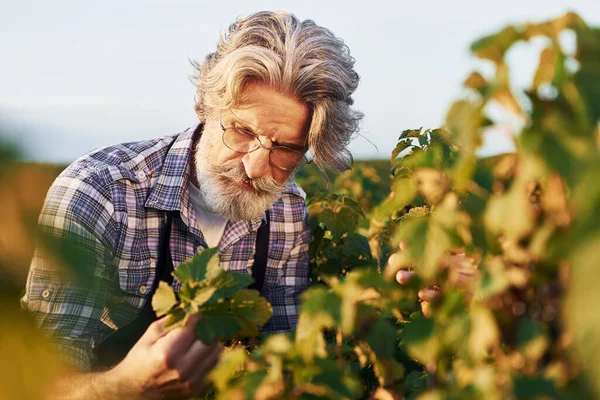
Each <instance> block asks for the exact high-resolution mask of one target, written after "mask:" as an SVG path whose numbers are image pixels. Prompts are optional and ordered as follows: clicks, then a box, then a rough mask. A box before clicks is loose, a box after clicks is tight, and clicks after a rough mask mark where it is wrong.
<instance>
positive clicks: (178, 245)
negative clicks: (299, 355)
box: [21, 129, 310, 370]
mask: <svg viewBox="0 0 600 400" xmlns="http://www.w3.org/2000/svg"><path fill="white" fill-rule="evenodd" d="M193 132H194V129H188V130H186V131H185V132H183V133H181V134H179V135H176V136H166V137H162V138H158V139H154V140H148V141H142V142H135V143H124V144H120V145H116V146H110V147H106V148H103V149H100V150H95V151H93V152H91V153H89V154H86V155H84V156H83V157H81V158H79V159H78V160H76V161H75V162H74V163H73V164H71V165H70V166H69V167H68V168H67V169H66V170H65V171H63V172H62V173H61V174H60V175H59V177H58V178H57V179H56V181H55V182H54V183H53V185H52V187H51V188H50V190H49V192H48V195H47V197H46V201H45V203H44V207H43V209H42V212H41V214H40V217H39V221H38V223H39V228H40V231H41V232H43V233H47V234H50V235H52V236H54V237H59V238H68V239H70V240H74V241H75V242H77V243H81V244H83V245H85V247H86V248H89V249H91V250H92V251H91V254H93V256H92V258H91V259H90V260H91V261H90V262H88V263H87V264H89V265H85V266H82V268H85V269H86V271H87V272H86V276H88V280H90V281H91V284H88V285H76V284H75V283H74V280H73V279H71V278H68V277H66V276H65V273H64V271H61V268H60V267H58V266H57V265H56V263H55V262H53V261H52V258H51V257H50V256H49V255H48V254H45V252H44V250H43V249H42V248H41V246H39V247H38V248H37V249H36V251H35V253H34V256H33V260H32V263H31V268H30V271H29V276H28V279H27V286H26V293H25V295H24V297H23V298H22V300H21V303H22V306H23V307H24V308H26V309H28V310H29V311H30V312H32V313H33V314H34V316H35V317H36V320H37V321H38V323H39V325H40V326H41V328H42V329H43V330H44V331H45V332H47V333H49V334H51V335H52V337H53V339H54V342H55V343H56V345H57V346H58V347H59V350H60V351H61V353H63V354H65V357H66V358H67V360H68V361H69V362H71V363H72V364H74V365H76V366H77V367H79V368H81V369H82V370H90V369H91V367H92V366H93V364H94V362H95V356H94V354H93V352H92V349H93V348H94V347H95V346H96V345H98V344H99V343H100V342H102V341H103V340H104V339H105V338H106V337H107V336H108V335H109V334H110V333H112V332H113V331H114V330H115V329H118V328H119V327H121V326H123V325H125V324H127V323H128V322H130V321H132V320H133V319H134V318H135V317H136V316H137V315H138V313H139V311H140V310H141V308H142V307H143V306H144V304H145V303H146V302H147V301H149V300H150V298H149V297H150V292H151V288H152V284H153V281H154V277H155V272H156V271H155V267H156V262H157V260H158V252H159V233H160V232H161V229H163V227H164V226H165V221H166V213H165V211H168V210H179V211H180V215H181V218H176V219H175V220H174V221H173V226H172V228H171V240H170V249H171V256H172V259H173V264H174V267H176V266H177V265H178V264H179V263H181V262H183V261H185V260H186V259H188V258H190V257H192V256H193V255H194V254H195V253H196V251H197V250H202V249H204V248H205V247H206V244H205V242H204V239H203V237H202V232H200V230H199V229H198V225H197V221H196V216H195V212H194V208H193V206H192V204H191V203H190V199H189V192H188V183H189V174H190V161H191V160H192V159H193V158H191V149H192V144H193V143H192V142H193ZM304 198H305V194H304V192H303V191H302V189H300V188H299V187H298V186H297V185H296V184H295V183H291V184H290V185H289V186H288V188H287V189H286V190H285V191H284V193H283V195H282V196H281V198H280V199H279V200H277V201H276V202H275V203H274V204H273V206H272V207H271V209H270V239H269V253H268V261H267V268H266V273H265V282H264V286H263V290H262V295H263V296H265V297H266V299H267V300H268V301H269V302H270V303H271V305H272V306H273V316H272V317H271V319H270V320H269V322H268V323H267V324H266V325H265V327H264V330H265V331H268V332H273V331H284V330H289V329H291V328H293V327H295V326H296V323H297V319H298V306H299V295H300V294H301V293H302V292H303V291H304V290H305V289H306V288H307V287H308V284H309V280H308V264H309V255H308V247H309V244H310V229H309V227H308V222H307V215H308V214H307V209H306V204H305V199H304ZM264 218H265V217H264V215H263V216H262V217H259V218H256V219H254V220H251V221H238V222H234V221H229V222H228V223H227V226H226V228H225V232H224V234H223V238H222V240H221V243H220V245H219V256H220V260H221V266H222V267H223V268H225V269H228V270H233V271H238V272H240V273H244V274H251V266H252V264H253V257H254V250H255V245H256V231H257V230H258V227H259V226H260V225H261V223H262V221H263V220H264ZM88 283H90V282H88ZM173 286H174V288H175V290H179V289H180V287H181V284H180V283H179V282H178V281H176V280H175V282H174V284H173Z"/></svg>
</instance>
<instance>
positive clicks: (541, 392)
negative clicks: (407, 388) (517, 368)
mask: <svg viewBox="0 0 600 400" xmlns="http://www.w3.org/2000/svg"><path fill="white" fill-rule="evenodd" d="M513 382H514V389H513V390H514V392H513V393H514V395H515V396H516V397H517V398H518V399H527V398H534V399H537V398H540V397H541V396H550V397H551V398H557V393H556V389H555V388H554V382H552V381H551V380H550V379H546V378H541V377H527V376H515V377H514V378H513Z"/></svg>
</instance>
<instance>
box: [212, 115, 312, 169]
mask: <svg viewBox="0 0 600 400" xmlns="http://www.w3.org/2000/svg"><path fill="white" fill-rule="evenodd" d="M219 125H220V126H221V129H222V130H223V134H222V135H221V140H222V141H223V144H224V145H225V146H226V147H227V148H228V149H230V150H232V151H235V152H236V153H240V154H250V153H252V152H254V151H256V150H258V149H260V148H261V147H262V148H263V149H267V150H269V164H270V165H272V166H274V167H276V168H279V169H281V170H283V171H295V170H297V169H301V168H304V167H305V166H306V165H308V164H310V163H312V161H313V160H312V159H311V158H308V157H307V156H306V155H307V153H308V149H307V150H306V151H305V152H304V153H303V152H301V151H299V150H296V149H292V148H291V147H288V146H282V145H275V146H273V147H267V146H265V145H264V144H263V142H262V141H261V140H260V137H259V136H258V135H257V134H256V133H254V132H252V131H249V130H248V129H245V128H236V127H234V126H231V127H227V128H226V127H225V126H224V125H223V122H222V115H219ZM228 129H237V130H239V131H242V132H244V133H247V134H248V135H249V136H252V137H253V138H254V139H256V140H258V146H256V148H254V149H252V150H250V151H239V150H236V149H232V148H231V147H229V146H228V145H227V143H225V132H226V131H227V130H228ZM277 149H285V150H289V151H293V152H294V153H298V154H302V158H301V159H300V161H298V162H297V163H296V166H295V167H294V168H284V167H280V166H279V165H277V164H275V163H274V162H273V161H271V154H272V153H273V152H274V151H275V150H277ZM302 159H304V160H306V161H305V162H304V164H303V165H302V166H300V167H298V165H299V164H300V162H301V161H302Z"/></svg>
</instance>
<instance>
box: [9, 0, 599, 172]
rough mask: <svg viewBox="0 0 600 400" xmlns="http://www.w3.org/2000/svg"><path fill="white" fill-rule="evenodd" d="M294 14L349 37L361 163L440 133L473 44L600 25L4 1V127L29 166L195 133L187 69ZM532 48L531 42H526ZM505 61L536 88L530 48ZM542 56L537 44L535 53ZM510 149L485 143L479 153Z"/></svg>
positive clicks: (579, 9)
mask: <svg viewBox="0 0 600 400" xmlns="http://www.w3.org/2000/svg"><path fill="white" fill-rule="evenodd" d="M265 9H268V10H288V11H291V12H293V13H295V14H296V15H297V16H298V17H299V18H301V19H308V18H309V19H313V20H314V21H315V22H316V23H317V24H320V25H323V26H325V27H328V28H330V29H331V30H332V31H333V32H334V33H335V34H336V35H337V36H339V37H341V38H343V39H344V40H345V42H346V43H347V44H348V46H349V47H350V49H351V53H352V55H353V56H354V57H355V58H356V70H357V71H358V73H359V74H360V75H361V77H362V81H361V85H360V87H359V89H358V91H357V92H356V95H355V99H356V107H357V108H358V109H360V110H362V111H363V112H364V113H365V119H364V123H363V126H362V133H361V134H362V137H358V138H357V139H356V140H355V141H354V142H353V144H352V145H351V147H350V148H351V150H352V153H353V154H354V156H355V157H356V158H358V159H373V158H379V159H389V156H390V153H391V150H392V149H393V147H394V146H395V144H396V141H397V139H398V135H399V133H400V131H401V130H402V129H407V128H418V127H420V126H425V127H429V128H434V127H437V126H439V125H440V124H441V123H442V122H443V120H444V117H445V114H446V111H447V107H448V106H449V105H450V102H451V100H452V99H453V98H454V97H455V96H456V95H457V93H459V91H460V88H461V85H462V79H464V77H466V76H467V73H468V72H469V71H470V70H472V69H473V68H474V67H476V68H481V69H482V70H484V71H485V69H486V66H485V65H484V64H481V63H480V64H476V62H475V59H474V58H473V57H472V56H471V55H470V54H469V43H471V42H472V41H473V40H475V39H476V38H478V37H481V36H483V35H486V34H489V33H491V32H494V31H496V30H498V29H500V28H502V27H503V26H505V25H507V24H515V23H519V22H525V21H531V22H536V21H542V20H547V19H550V18H553V17H556V16H558V15H560V14H562V13H564V12H566V11H568V10H571V11H575V12H576V13H578V14H579V15H580V16H581V17H582V18H583V19H584V20H585V21H586V22H587V23H588V24H590V25H598V24H600V2H599V1H595V0H528V1H522V0H503V1H475V0H458V1H453V2H447V1H442V0H435V1H433V0H429V1H420V2H415V1H392V0H376V1H368V2H367V1H360V2H358V1H327V2H325V1H317V0H307V1H302V2H300V1H280V0H277V1H275V0H273V1H240V0H230V1H226V2H214V1H212V2H207V1H193V0H168V1H167V0H148V1H143V0H118V1H117V0H107V1H102V2H81V1H67V0H57V1H52V2H44V1H26V0H25V1H14V0H13V1H10V0H9V1H4V2H3V4H2V7H1V10H2V11H1V12H0V24H1V26H2V32H3V34H2V35H1V36H0V63H1V65H2V72H3V73H2V74H0V88H1V90H0V121H1V123H2V124H3V126H5V127H7V128H8V129H5V132H7V133H5V136H7V135H10V136H11V138H12V140H13V141H16V142H18V143H19V144H20V145H21V148H22V149H23V154H22V155H23V157H24V158H26V159H28V160H32V161H43V162H52V163H60V164H66V163H69V162H71V161H73V160H74V159H75V158H77V157H78V156H80V155H82V154H83V153H86V152H87V151H89V150H91V149H93V148H97V147H101V146H105V145H109V144H113V143H117V142H122V141H135V140H142V139H146V138H152V137H158V136H162V135H166V134H171V133H176V132H179V131H182V130H183V129H185V128H187V127H189V126H191V125H193V124H195V123H196V116H195V114H194V111H193V97H194V88H193V86H192V85H191V83H190V82H189V81H188V75H189V74H192V73H193V69H192V67H191V65H190V63H189V60H190V59H193V60H201V59H203V57H204V56H205V55H206V54H207V53H209V52H211V51H213V50H214V48H215V45H216V42H217V39H218V37H219V35H220V34H221V33H223V32H224V31H225V29H226V28H227V26H228V25H229V24H230V23H231V22H233V21H234V20H235V19H236V18H237V17H239V16H244V15H247V14H249V13H252V12H255V11H258V10H265ZM527 46H535V43H534V44H533V45H527ZM527 46H525V45H523V46H516V48H515V49H513V50H511V53H510V54H509V55H508V63H509V65H510V66H511V67H512V68H511V69H512V70H513V71H512V72H513V77H512V79H513V81H514V84H515V85H523V86H526V85H528V84H529V83H530V82H531V79H532V77H533V73H534V70H535V67H536V63H537V61H538V55H537V54H536V52H532V51H531V49H528V48H524V47H527ZM542 47H543V46H539V49H537V50H538V51H541V49H542ZM511 149H512V143H511V141H510V139H509V137H508V136H507V135H503V134H491V135H489V136H488V137H487V138H486V143H485V146H484V147H483V148H482V149H481V150H480V153H481V154H482V155H490V154H496V153H501V152H504V151H507V150H511Z"/></svg>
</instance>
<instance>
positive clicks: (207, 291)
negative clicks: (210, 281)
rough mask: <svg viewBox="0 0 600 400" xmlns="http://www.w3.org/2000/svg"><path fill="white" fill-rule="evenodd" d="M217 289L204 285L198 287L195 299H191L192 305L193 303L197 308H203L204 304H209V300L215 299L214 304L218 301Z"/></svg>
mask: <svg viewBox="0 0 600 400" xmlns="http://www.w3.org/2000/svg"><path fill="white" fill-rule="evenodd" d="M217 289H218V288H216V287H214V286H212V285H211V286H209V285H202V286H200V287H198V288H197V289H196V291H195V293H194V297H193V298H192V299H191V303H193V304H194V305H195V306H196V307H201V306H202V305H204V303H207V302H209V300H211V299H213V302H214V301H216V300H217V299H215V297H217V296H215V293H216V292H217Z"/></svg>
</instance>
